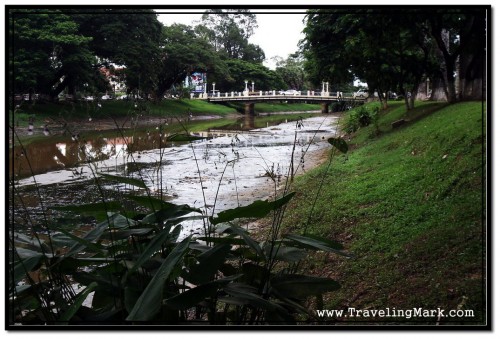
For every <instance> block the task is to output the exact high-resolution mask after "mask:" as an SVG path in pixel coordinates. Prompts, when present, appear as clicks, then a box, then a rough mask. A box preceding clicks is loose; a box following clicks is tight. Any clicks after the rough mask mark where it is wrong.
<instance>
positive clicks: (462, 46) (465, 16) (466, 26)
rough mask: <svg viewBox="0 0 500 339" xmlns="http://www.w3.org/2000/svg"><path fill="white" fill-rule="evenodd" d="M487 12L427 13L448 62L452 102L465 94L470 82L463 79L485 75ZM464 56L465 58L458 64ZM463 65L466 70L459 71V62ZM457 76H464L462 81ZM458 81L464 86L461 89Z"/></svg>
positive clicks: (444, 11) (479, 10)
mask: <svg viewBox="0 0 500 339" xmlns="http://www.w3.org/2000/svg"><path fill="white" fill-rule="evenodd" d="M486 14H487V13H486V11H485V10H483V9H474V8H461V9H442V10H435V11H432V12H431V11H429V12H426V17H427V18H428V23H429V28H430V30H429V31H430V35H431V36H432V37H433V38H434V40H435V42H436V45H437V47H438V49H439V51H440V53H441V56H442V60H443V63H444V70H443V74H444V80H445V83H446V95H447V97H448V102H455V101H457V99H461V98H463V97H464V91H463V89H464V88H466V87H467V85H465V84H464V83H463V82H464V81H465V80H467V79H468V78H467V77H469V78H470V77H472V78H479V79H482V77H483V71H484V64H485V63H484V60H485V58H486V51H485V48H486ZM461 55H462V58H463V59H462V60H460V63H458V62H457V61H458V60H459V58H460V56H461ZM462 62H464V63H463V64H462ZM460 64H462V65H463V66H464V68H465V69H462V70H457V65H460ZM473 70H474V71H473ZM457 71H458V72H457ZM473 72H474V73H475V75H474V76H472V74H473ZM457 76H458V77H459V79H460V80H459V81H458V82H456V77H457ZM468 80H471V79H468ZM457 83H458V84H459V85H460V87H459V88H458V90H457V88H456V84H457ZM457 92H458V98H457Z"/></svg>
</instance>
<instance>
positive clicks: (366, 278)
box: [286, 102, 485, 324]
mask: <svg viewBox="0 0 500 339" xmlns="http://www.w3.org/2000/svg"><path fill="white" fill-rule="evenodd" d="M484 114H485V113H484V112H483V111H482V104H481V103H480V102H465V103H460V104H455V105H443V104H440V103H432V102H422V103H418V105H417V107H416V109H415V110H413V111H412V112H411V113H410V114H406V113H405V107H404V105H402V104H401V103H394V104H392V105H391V107H390V109H389V110H388V111H387V112H384V113H383V115H382V116H381V118H380V121H379V124H380V130H381V131H382V133H381V134H380V135H379V136H376V134H375V133H374V131H375V128H374V127H373V126H368V127H365V128H361V129H360V130H359V131H358V132H357V133H356V134H355V135H353V136H351V138H352V139H351V141H350V144H351V146H352V151H349V152H348V154H347V157H346V158H344V157H341V156H337V157H335V158H334V160H333V164H332V166H331V167H330V168H328V167H327V165H326V164H325V165H323V166H321V167H319V168H317V169H315V170H313V171H311V172H310V173H308V174H307V175H305V176H303V177H300V178H298V180H297V181H296V187H295V188H296V190H297V197H296V199H294V200H293V201H292V206H290V207H289V208H288V210H289V211H291V212H290V213H289V215H288V217H287V220H286V225H288V229H289V230H291V229H294V231H296V232H297V231H303V230H304V229H305V228H306V227H307V231H308V232H310V233H314V234H317V235H321V236H324V237H327V238H330V239H336V240H339V241H341V242H343V243H344V244H345V246H346V248H347V249H348V251H349V252H351V253H353V254H355V255H356V259H354V260H339V259H337V258H329V259H328V260H331V261H330V262H329V265H330V266H329V267H327V268H326V269H325V262H317V263H315V264H313V268H314V267H315V268H316V269H321V270H324V271H326V272H333V273H332V274H333V275H335V276H336V277H337V279H339V281H340V282H341V283H342V285H343V288H342V289H341V290H340V292H338V293H335V294H332V295H331V298H330V300H329V305H328V308H332V309H333V308H342V307H357V308H359V309H361V308H367V307H370V308H375V309H381V308H385V307H390V308H392V307H396V308H401V309H405V308H413V307H424V308H429V309H432V308H437V307H441V308H445V309H448V310H450V309H457V308H458V307H459V305H460V304H464V303H465V306H464V308H465V309H472V310H474V312H475V314H476V317H475V318H473V319H459V320H457V321H464V320H465V323H466V324H467V323H468V322H467V321H469V322H472V323H484V318H483V317H484V313H483V312H484V307H485V303H484V295H483V294H482V293H483V283H484V275H483V271H482V270H483V255H484V253H483V249H484V242H483V241H484V238H483V237H484V233H483V231H484V230H483V226H484V225H483V220H484V219H483V218H484V213H485V209H484V206H483V198H484V186H483V184H484V180H483V176H484V166H485V164H484V163H483V161H484V158H483V151H484V148H483V146H484V142H485V138H484V136H483V134H482V132H483V122H484V118H485V116H484ZM402 118H405V119H406V120H409V122H407V123H406V124H405V125H403V126H402V127H400V128H398V129H392V128H391V125H390V123H391V122H392V121H394V120H397V119H402ZM324 175H326V178H325V183H324V186H323V188H322V189H321V192H320V193H319V196H318V201H317V203H316V206H315V207H314V210H313V213H312V214H311V215H312V218H311V223H310V225H308V226H306V225H304V221H305V220H307V219H308V216H309V213H310V210H311V208H312V206H311V205H312V202H313V201H314V199H315V197H316V194H317V191H318V186H319V182H320V181H321V178H322V176H324ZM358 320H359V319H358ZM427 320H428V321H429V322H431V323H432V322H433V323H435V322H436V320H435V319H432V320H429V319H427ZM421 321H425V319H423V320H422V319H421ZM447 321H451V320H450V319H443V320H442V322H447Z"/></svg>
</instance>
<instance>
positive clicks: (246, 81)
mask: <svg viewBox="0 0 500 339" xmlns="http://www.w3.org/2000/svg"><path fill="white" fill-rule="evenodd" d="M246 91H248V80H245V92H246Z"/></svg>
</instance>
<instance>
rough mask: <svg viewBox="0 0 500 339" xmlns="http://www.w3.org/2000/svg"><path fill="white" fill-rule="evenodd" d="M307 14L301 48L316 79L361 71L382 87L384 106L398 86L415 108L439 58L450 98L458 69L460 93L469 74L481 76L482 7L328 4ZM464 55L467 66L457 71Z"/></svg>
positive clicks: (365, 78) (341, 78) (343, 77)
mask: <svg viewBox="0 0 500 339" xmlns="http://www.w3.org/2000/svg"><path fill="white" fill-rule="evenodd" d="M306 19H307V23H306V28H305V30H304V31H305V33H306V38H305V40H304V42H303V45H302V48H303V53H304V55H305V57H306V64H305V68H306V71H307V72H308V74H310V76H311V78H312V79H313V81H315V82H319V81H323V80H327V81H329V82H330V83H337V82H339V81H340V82H342V81H346V80H349V79H352V78H353V77H357V78H359V79H361V80H363V81H365V82H367V83H368V86H369V88H370V90H371V92H373V91H374V90H377V91H378V94H379V98H380V100H381V102H382V104H383V106H384V107H386V106H387V101H386V100H387V97H384V96H383V93H386V92H387V91H388V90H391V89H394V88H397V89H398V90H399V91H400V92H403V93H406V92H411V93H412V94H413V95H412V96H411V100H410V101H408V100H407V108H408V109H411V108H412V107H413V100H414V98H415V94H416V92H417V89H418V86H419V84H420V83H421V82H423V81H424V79H425V78H426V77H435V75H436V73H437V72H436V70H437V68H438V66H439V64H440V63H442V64H443V69H444V72H443V73H444V76H443V77H442V78H443V79H444V80H445V83H446V92H447V97H448V101H449V102H454V101H455V100H456V98H455V93H456V92H457V90H456V89H455V81H456V80H457V79H456V76H457V75H458V77H459V79H461V80H462V81H459V82H458V83H459V84H461V87H460V88H459V89H458V92H459V93H462V92H464V91H463V90H462V88H468V91H469V92H471V91H472V90H471V88H472V87H473V86H470V85H469V86H468V85H467V81H469V82H470V81H472V80H470V79H472V78H474V79H475V80H474V81H475V82H478V81H481V74H482V71H483V69H484V59H485V58H484V55H485V52H484V46H485V28H486V27H485V19H486V17H485V12H484V11H482V10H470V9H432V10H427V9H425V10H421V9H412V8H408V9H405V10H404V12H403V11H402V10H401V9H395V10H387V9H355V10H352V9H350V10H345V9H333V10H330V9H329V10H311V11H309V12H308V15H307V16H306ZM433 41H434V43H433ZM434 46H435V47H434ZM436 51H440V53H439V54H437V53H436ZM467 53H468V54H467ZM460 56H462V58H463V59H464V60H466V61H464V62H465V64H464V67H465V68H466V69H467V70H464V71H460V70H458V71H457V68H456V65H457V64H458V65H460V64H461V62H460V63H457V60H459V57H460ZM440 60H442V62H440ZM466 74H467V75H466ZM334 80H335V81H334ZM462 96H463V94H462Z"/></svg>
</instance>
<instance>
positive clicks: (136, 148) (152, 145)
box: [9, 116, 280, 180]
mask: <svg viewBox="0 0 500 339" xmlns="http://www.w3.org/2000/svg"><path fill="white" fill-rule="evenodd" d="M257 119H258V118H257ZM279 123H280V122H279V121H278V122H275V123H273V124H279ZM256 126H257V124H256V117H255V116H245V117H244V118H242V119H238V120H237V121H236V122H235V123H233V124H228V125H226V126H223V127H220V128H218V129H215V130H213V131H210V130H209V131H207V132H201V133H194V135H198V136H203V137H209V138H210V137H218V136H223V135H229V134H231V135H233V136H234V135H236V134H237V133H239V131H250V130H252V129H255V128H256ZM28 129H29V131H31V134H33V125H32V123H31V124H30V125H29V127H28ZM221 131H231V132H226V133H224V132H221ZM43 133H44V134H45V135H49V134H50V131H49V129H48V128H47V127H46V126H45V128H44V132H43ZM126 133H128V134H130V133H131V132H130V131H128V132H126ZM132 133H133V134H132V135H128V136H123V135H119V136H111V137H102V136H94V137H90V138H86V139H84V138H83V137H82V136H80V135H79V134H76V135H72V136H71V137H69V136H68V137H65V138H63V139H60V140H58V141H54V140H53V139H52V138H48V139H46V140H40V141H36V142H33V143H31V144H29V145H27V146H25V147H20V146H16V147H14V148H13V149H11V150H10V152H9V164H10V166H9V175H10V177H11V178H12V179H15V180H19V179H22V178H26V177H29V176H32V175H38V174H43V173H47V172H50V171H58V170H62V169H69V168H74V167H79V166H82V165H85V164H88V163H89V162H96V161H103V160H107V159H113V158H117V157H126V156H127V155H128V154H131V153H133V152H140V151H146V150H152V149H157V148H162V147H169V146H173V145H175V143H172V142H169V141H167V138H168V137H169V136H170V134H168V133H164V132H162V131H161V129H160V128H158V127H152V128H151V129H150V130H141V131H133V132H132ZM228 133H229V134H228ZM117 134H118V133H117ZM59 138H60V137H59ZM139 157H140V155H139Z"/></svg>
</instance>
